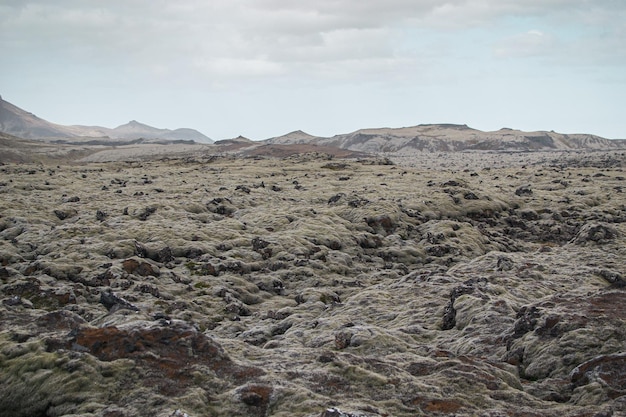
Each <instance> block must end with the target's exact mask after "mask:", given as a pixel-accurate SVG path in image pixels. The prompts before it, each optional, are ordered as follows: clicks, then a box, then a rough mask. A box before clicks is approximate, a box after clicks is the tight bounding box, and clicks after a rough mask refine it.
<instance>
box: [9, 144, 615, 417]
mask: <svg viewBox="0 0 626 417" xmlns="http://www.w3.org/2000/svg"><path fill="white" fill-rule="evenodd" d="M563 155H566V156H563ZM567 155H569V154H541V155H535V154H523V155H519V154H510V155H506V154H499V155H493V154H481V155H476V154H463V155H462V157H459V156H458V155H449V156H448V155H444V156H440V157H439V158H433V157H432V156H431V157H430V159H429V158H424V159H422V160H416V159H412V160H404V159H402V158H400V159H398V162H399V163H398V164H397V165H389V164H388V163H384V164H383V163H376V161H375V160H356V159H355V160H342V161H331V162H330V163H331V164H332V165H330V166H329V161H328V158H321V157H319V156H311V155H308V156H302V157H291V158H286V159H263V158H249V159H245V158H239V159H237V158H230V157H224V158H214V157H211V158H203V157H202V156H201V155H199V156H197V157H196V158H193V159H172V160H161V161H156V160H154V161H149V160H146V161H136V162H111V163H101V164H90V165H83V166H79V165H58V166H57V165H42V164H39V165H3V166H0V171H1V172H2V179H1V180H0V183H1V185H0V280H1V281H0V298H1V303H2V304H1V305H0V320H1V321H0V340H1V349H0V364H1V366H0V383H1V384H2V386H3V387H8V388H7V390H5V391H4V392H5V394H3V397H2V399H1V402H0V414H3V415H4V414H5V413H10V414H11V415H24V416H26V415H32V416H38V415H41V416H44V415H47V416H62V415H71V414H81V415H94V416H113V415H118V416H125V417H130V416H140V415H146V413H148V414H151V415H163V416H169V415H171V414H172V413H173V412H174V410H176V409H180V410H184V411H185V412H187V413H189V414H190V415H192V416H201V415H202V416H204V415H260V416H261V415H277V416H280V415H301V416H316V415H319V414H320V413H321V412H322V411H323V410H324V409H325V408H327V407H332V406H337V407H340V408H342V409H344V410H352V411H353V412H354V413H357V412H360V413H362V414H364V415H368V416H376V415H381V416H382V415H394V416H415V415H431V414H433V413H435V414H438V415H446V414H448V415H457V416H464V415H467V416H470V415H480V414H481V413H483V414H484V413H486V414H485V415H489V413H492V414H493V415H523V414H524V413H528V415H533V414H532V413H540V414H542V415H550V416H561V415H586V414H585V413H592V410H593V412H596V411H597V410H604V411H606V412H608V411H607V410H613V411H615V412H617V411H618V410H619V411H623V410H624V402H623V398H624V397H623V396H619V395H617V394H616V393H620V392H623V391H624V390H626V387H623V386H620V385H619V384H620V382H619V379H616V380H614V381H605V380H603V381H596V380H593V381H592V380H590V381H589V383H588V384H586V385H580V386H573V385H572V383H571V381H570V376H569V375H570V373H571V372H572V370H573V369H574V368H576V366H578V365H580V364H581V363H583V362H585V361H589V360H591V359H593V358H594V357H596V356H598V355H607V354H615V353H619V352H623V350H624V343H625V340H626V335H625V334H624V330H623V329H624V328H626V326H624V324H625V320H626V318H625V317H624V315H623V313H621V309H622V308H621V302H620V300H622V301H623V297H622V298H620V297H621V296H623V295H624V288H623V286H622V284H623V282H624V278H625V277H626V266H625V263H624V262H623V260H624V259H626V252H625V249H624V248H625V247H626V226H624V225H625V224H626V197H625V194H623V192H622V190H623V187H624V186H625V185H626V182H625V180H624V177H625V174H624V173H623V165H624V163H622V165H619V166H615V165H612V166H610V167H603V166H602V158H601V155H597V156H598V158H596V160H595V161H596V163H595V164H593V163H591V162H593V161H594V159H593V155H591V156H589V155H587V154H580V155H579V154H575V155H569V156H567ZM617 156H618V157H620V155H619V154H618V155H617ZM572 158H573V159H572ZM621 158H622V161H624V156H623V155H621ZM486 160H488V161H491V162H490V163H489V164H487V163H486V162H485V161H486ZM416 161H417V162H419V164H418V163H416ZM572 161H573V162H572ZM576 161H578V162H584V163H576ZM625 163H626V162H625ZM411 165H413V166H411ZM586 225H587V226H586ZM591 226H593V227H591ZM103 292H105V293H108V292H110V293H112V294H114V295H115V296H116V297H119V298H118V299H119V300H122V299H123V301H111V302H109V303H108V304H107V303H106V302H105V303H103V302H102V294H103ZM616 294H617V295H616ZM113 300H116V299H115V298H114V299H113ZM125 303H126V304H125ZM129 306H132V308H131V307H129ZM579 311H580V312H579ZM57 312H63V314H59V315H54V314H56V313H57ZM51 314H52V316H51ZM174 325H175V326H179V327H180V326H183V327H180V328H185V329H188V330H185V332H191V333H184V335H186V336H185V337H183V338H182V339H181V340H182V341H181V342H180V343H179V344H178V345H176V346H177V349H180V350H179V351H177V352H183V351H184V353H180V354H179V355H178V356H177V357H183V358H187V359H186V361H187V362H188V365H185V366H187V367H183V368H184V369H185V370H186V371H188V372H189V375H182V374H180V373H176V372H174V371H173V368H172V366H173V365H175V364H176V362H171V361H175V357H174V356H171V355H170V353H168V352H169V351H168V350H167V349H168V348H167V346H170V345H171V343H170V344H169V345H168V341H167V340H160V339H159V340H156V341H155V340H152V339H150V342H148V340H147V339H146V340H143V342H142V341H141V340H142V339H141V337H139V339H137V340H135V339H133V340H135V341H134V342H133V345H132V349H134V350H132V352H130V353H129V352H126V351H124V352H122V351H120V352H118V353H115V351H113V352H112V353H111V352H109V351H107V352H108V353H107V355H113V357H111V356H106V357H104V356H100V357H99V356H98V352H101V351H102V348H101V346H100V345H98V346H95V345H83V344H81V343H79V342H80V340H82V339H80V335H81V334H84V333H85V332H87V331H86V330H84V329H102V331H111V332H114V330H112V329H114V328H115V329H118V330H119V331H120V332H129V334H134V335H137V334H140V335H141V334H143V333H141V331H143V330H141V329H144V330H145V329H154V328H156V329H168V328H170V327H171V326H174ZM184 326H187V327H184ZM179 327H176V328H179ZM90 331H91V330H90ZM93 331H95V330H93ZM116 331H117V330H116ZM145 331H148V330H145ZM150 331H152V330H150ZM81 332H83V333H81ZM132 332H140V333H132ZM154 332H156V330H154ZM87 334H89V332H87ZM116 334H117V333H116ZM146 334H148V333H146ZM149 334H151V335H153V334H161V333H149ZM163 334H169V333H167V332H164V333H163ZM174 334H178V333H176V332H174ZM198 335H201V336H198ZM133 337H135V336H133ZM146 337H147V336H146ZM203 338H206V339H203ZM177 340H178V339H177ZM203 340H204V342H203ZM191 341H193V343H192V342H191ZM209 341H210V342H209ZM181 343H182V344H181ZM185 343H189V345H188V348H185V349H187V350H185V349H183V346H187V345H185ZM212 343H215V344H216V346H219V347H220V349H223V354H224V355H225V356H224V357H225V358H227V359H228V361H226V359H224V361H226V362H219V365H217V364H216V363H215V362H211V360H209V359H208V358H206V357H204V356H203V352H202V351H201V350H198V349H199V348H198V346H213V345H212ZM127 348H128V349H131V348H130V347H127ZM170 348H171V346H170ZM218 350H219V349H218ZM115 355H117V356H118V357H119V358H117V359H116V358H115ZM220 355H221V354H220ZM220 357H221V356H220ZM168 361H170V362H168ZM230 361H232V363H231V362H230ZM226 363H227V364H228V365H225V364H226ZM176 366H178V365H176ZM624 372H626V370H624ZM163 375H169V376H170V377H171V378H174V379H173V380H166V379H163V380H160V379H159V378H163ZM176 378H178V379H179V381H177V380H176ZM168 384H174V385H176V384H178V388H177V389H168ZM598 384H599V385H598ZM603 384H604V385H603ZM170 388H171V387H170ZM164 393H169V394H167V395H166V394H164ZM616 395H617V396H616ZM115 413H117V414H115ZM590 415H592V414H590ZM616 415H617V414H616Z"/></svg>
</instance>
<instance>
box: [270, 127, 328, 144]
mask: <svg viewBox="0 0 626 417" xmlns="http://www.w3.org/2000/svg"><path fill="white" fill-rule="evenodd" d="M316 139H319V138H318V137H316V136H312V135H309V134H308V133H306V132H303V131H301V130H296V131H294V132H291V133H287V134H286V135H283V136H277V137H274V138H270V139H267V140H266V141H265V142H267V143H270V144H273V145H293V144H303V143H311V142H314V141H315V140H316Z"/></svg>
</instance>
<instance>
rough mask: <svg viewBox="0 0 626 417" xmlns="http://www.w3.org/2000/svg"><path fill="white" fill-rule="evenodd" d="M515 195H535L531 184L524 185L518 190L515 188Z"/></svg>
mask: <svg viewBox="0 0 626 417" xmlns="http://www.w3.org/2000/svg"><path fill="white" fill-rule="evenodd" d="M515 195H516V196H519V197H522V196H531V195H533V190H532V189H531V188H530V186H528V185H524V186H522V187H519V188H518V189H517V190H515Z"/></svg>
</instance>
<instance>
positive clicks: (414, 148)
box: [0, 97, 626, 155]
mask: <svg viewBox="0 0 626 417" xmlns="http://www.w3.org/2000/svg"><path fill="white" fill-rule="evenodd" d="M0 132H2V133H6V134H9V135H13V136H17V137H20V138H25V139H36V140H46V141H48V142H60V143H78V142H80V143H85V144H97V145H115V144H117V143H118V141H121V142H126V143H128V142H129V141H132V143H145V142H149V143H159V142H161V143H163V142H164V143H177V142H191V141H194V142H199V143H208V144H210V143H214V142H213V141H212V140H211V139H209V138H208V137H207V136H205V135H203V134H202V133H200V132H198V131H197V130H193V129H176V130H170V129H159V128H155V127H152V126H148V125H145V124H142V123H139V122H137V121H135V120H133V121H131V122H129V123H127V124H124V125H121V126H118V127H116V128H114V129H110V128H106V127H100V126H63V125H58V124H54V123H50V122H48V121H46V120H43V119H41V118H39V117H37V116H35V115H34V114H32V113H29V112H27V111H25V110H22V109H20V108H19V107H17V106H15V105H13V104H11V103H9V102H7V101H4V100H2V97H0ZM295 145H298V146H297V147H295V148H294V150H295V149H296V148H298V147H299V148H300V149H302V150H303V151H305V150H306V151H307V152H309V151H312V150H314V149H316V148H315V147H318V148H317V149H320V150H321V149H325V150H328V149H331V148H334V149H341V150H344V151H350V152H355V153H395V154H411V153H415V152H454V151H549V150H577V149H580V150H583V149H589V150H611V149H626V140H624V139H620V140H611V139H605V138H602V137H600V136H596V135H591V134H562V133H556V132H554V131H549V132H548V131H536V132H524V131H520V130H514V129H508V128H503V129H500V130H497V131H494V132H483V131H481V130H477V129H472V128H471V127H468V126H467V125H457V124H421V125H418V126H412V127H402V128H378V129H360V130H357V131H355V132H352V133H347V134H340V135H335V136H332V137H318V136H313V135H309V134H308V133H305V132H303V131H301V130H297V131H294V132H291V133H288V134H286V135H283V136H278V137H274V138H270V139H266V140H263V141H252V140H250V139H247V138H244V137H241V136H240V137H238V138H234V139H226V140H220V141H217V142H215V146H216V148H218V149H219V151H220V152H222V151H223V152H229V153H241V154H251V153H255V154H257V153H258V154H261V153H263V152H268V153H269V154H270V155H273V154H275V153H279V154H285V153H288V152H291V151H288V150H287V149H286V148H285V147H286V146H291V147H294V146H295Z"/></svg>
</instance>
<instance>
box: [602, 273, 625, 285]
mask: <svg viewBox="0 0 626 417" xmlns="http://www.w3.org/2000/svg"><path fill="white" fill-rule="evenodd" d="M597 274H598V275H599V276H601V277H602V278H604V279H605V280H606V281H607V282H609V283H610V284H611V285H612V286H613V287H614V288H624V287H626V280H624V278H623V277H622V275H621V274H620V273H618V272H614V271H607V270H606V269H602V270H600V271H598V272H597Z"/></svg>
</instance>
